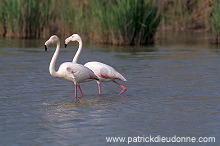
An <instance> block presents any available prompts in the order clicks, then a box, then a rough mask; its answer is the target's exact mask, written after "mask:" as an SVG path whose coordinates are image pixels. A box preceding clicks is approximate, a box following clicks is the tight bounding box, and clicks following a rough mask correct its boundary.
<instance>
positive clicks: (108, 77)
mask: <svg viewBox="0 0 220 146" xmlns="http://www.w3.org/2000/svg"><path fill="white" fill-rule="evenodd" d="M70 41H78V42H79V48H78V51H79V52H78V51H77V53H80V52H81V50H82V39H81V37H80V36H79V35H78V34H73V35H72V36H70V37H68V38H67V39H66V40H65V47H66V46H67V44H68V43H69V42H70ZM77 53H76V54H77ZM78 57H79V56H75V57H74V58H73V63H76V62H77V61H78ZM84 66H86V67H88V68H89V69H91V70H92V71H93V72H94V73H95V75H96V76H97V77H98V80H97V84H98V92H99V94H100V95H101V94H102V91H101V82H110V81H113V82H114V83H116V84H117V85H119V86H120V87H121V88H122V91H121V92H120V93H119V94H118V95H121V94H122V93H124V92H125V91H126V90H127V89H126V87H125V86H123V85H121V84H119V83H118V82H116V81H115V79H119V80H122V81H127V80H126V79H125V78H124V77H123V76H122V75H121V74H120V73H119V72H117V71H116V70H115V69H114V68H112V67H111V66H109V65H107V64H104V63H101V62H96V61H92V62H87V63H86V64H85V65H84Z"/></svg>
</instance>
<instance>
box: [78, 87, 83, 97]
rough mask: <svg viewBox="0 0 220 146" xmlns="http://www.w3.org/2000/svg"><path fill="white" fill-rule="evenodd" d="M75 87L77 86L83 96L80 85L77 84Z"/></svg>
mask: <svg viewBox="0 0 220 146" xmlns="http://www.w3.org/2000/svg"><path fill="white" fill-rule="evenodd" d="M77 87H78V88H79V91H80V93H81V96H84V94H83V92H82V89H81V87H80V85H77Z"/></svg>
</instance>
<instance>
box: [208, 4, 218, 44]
mask: <svg viewBox="0 0 220 146" xmlns="http://www.w3.org/2000/svg"><path fill="white" fill-rule="evenodd" d="M210 34H211V38H210V41H211V43H215V44H219V43H220V3H219V1H218V0H214V1H213V12H212V17H211V23H210Z"/></svg>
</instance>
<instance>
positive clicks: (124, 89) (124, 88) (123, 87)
mask: <svg viewBox="0 0 220 146" xmlns="http://www.w3.org/2000/svg"><path fill="white" fill-rule="evenodd" d="M113 82H114V83H115V84H117V85H119V86H120V87H121V88H122V90H121V92H120V93H119V94H118V95H121V94H122V93H124V92H125V91H126V90H127V88H126V87H125V86H123V85H121V84H119V83H118V82H116V81H113Z"/></svg>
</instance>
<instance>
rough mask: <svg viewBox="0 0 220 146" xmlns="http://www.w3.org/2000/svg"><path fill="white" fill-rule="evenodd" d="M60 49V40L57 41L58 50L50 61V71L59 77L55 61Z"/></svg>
mask: <svg viewBox="0 0 220 146" xmlns="http://www.w3.org/2000/svg"><path fill="white" fill-rule="evenodd" d="M59 51H60V41H58V42H57V47H56V51H55V52H54V54H53V57H52V59H51V61H50V66H49V71H50V74H51V75H52V76H53V77H59V73H58V72H56V71H55V63H56V60H57V57H58V55H59Z"/></svg>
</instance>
